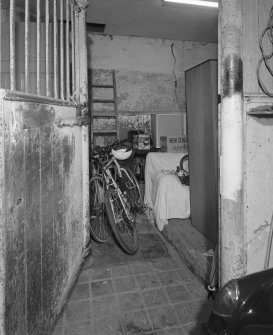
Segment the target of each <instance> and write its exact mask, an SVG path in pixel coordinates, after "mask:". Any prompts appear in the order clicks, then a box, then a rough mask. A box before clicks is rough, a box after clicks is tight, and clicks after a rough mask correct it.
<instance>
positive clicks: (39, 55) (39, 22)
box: [36, 0, 41, 95]
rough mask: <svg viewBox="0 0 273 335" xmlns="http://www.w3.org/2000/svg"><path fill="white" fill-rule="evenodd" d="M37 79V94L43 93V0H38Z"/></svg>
mask: <svg viewBox="0 0 273 335" xmlns="http://www.w3.org/2000/svg"><path fill="white" fill-rule="evenodd" d="M36 28H37V68H36V72H37V77H36V79H37V81H36V86H37V94H38V95H40V94H41V63H40V58H41V0H37V26H36Z"/></svg>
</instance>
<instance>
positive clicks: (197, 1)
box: [164, 0, 218, 7]
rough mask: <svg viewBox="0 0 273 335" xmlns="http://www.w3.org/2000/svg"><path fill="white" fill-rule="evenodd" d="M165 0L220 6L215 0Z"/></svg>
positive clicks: (167, 0)
mask: <svg viewBox="0 0 273 335" xmlns="http://www.w3.org/2000/svg"><path fill="white" fill-rule="evenodd" d="M164 1H165V2H174V3H185V4H188V5H197V6H206V7H218V2H214V1H205V0H204V1H203V0H164Z"/></svg>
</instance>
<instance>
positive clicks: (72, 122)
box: [55, 115, 90, 128]
mask: <svg viewBox="0 0 273 335" xmlns="http://www.w3.org/2000/svg"><path fill="white" fill-rule="evenodd" d="M55 124H56V126H57V127H58V128H62V127H74V126H80V127H81V126H88V125H89V124H90V118H89V116H87V115H79V116H75V117H72V118H69V119H63V120H60V121H57V122H56V123H55Z"/></svg>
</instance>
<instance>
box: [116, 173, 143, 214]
mask: <svg viewBox="0 0 273 335" xmlns="http://www.w3.org/2000/svg"><path fill="white" fill-rule="evenodd" d="M120 172H121V177H119V178H118V184H119V187H120V189H121V191H122V193H123V194H124V196H125V197H126V198H127V199H128V201H129V203H130V208H131V210H132V211H133V212H134V213H135V212H139V211H140V209H141V208H142V195H141V191H140V187H139V184H138V181H137V179H136V177H135V175H134V173H133V172H132V170H131V169H129V168H127V167H126V168H124V167H123V168H121V169H120Z"/></svg>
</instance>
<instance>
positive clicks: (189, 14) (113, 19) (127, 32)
mask: <svg viewBox="0 0 273 335" xmlns="http://www.w3.org/2000/svg"><path fill="white" fill-rule="evenodd" d="M213 1H216V0H213ZM89 3H90V4H89V7H88V9H87V22H92V23H100V24H105V29H104V33H105V34H109V35H121V36H141V37H150V38H161V39H170V40H180V41H198V42H204V43H217V17H218V9H217V8H210V7H201V6H192V5H182V4H169V5H166V4H164V5H163V2H162V0H89Z"/></svg>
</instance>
